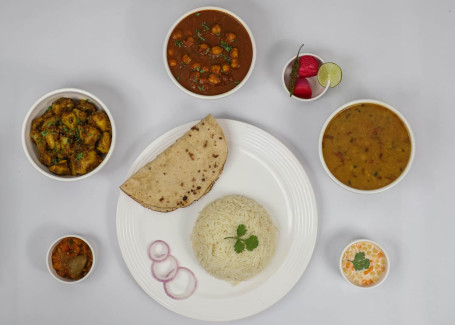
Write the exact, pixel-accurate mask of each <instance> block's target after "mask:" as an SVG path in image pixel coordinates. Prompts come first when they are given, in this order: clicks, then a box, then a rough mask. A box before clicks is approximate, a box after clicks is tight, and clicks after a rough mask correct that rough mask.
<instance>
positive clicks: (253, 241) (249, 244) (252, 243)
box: [245, 235, 259, 252]
mask: <svg viewBox="0 0 455 325" xmlns="http://www.w3.org/2000/svg"><path fill="white" fill-rule="evenodd" d="M245 244H246V249H247V250H249V251H250V252H251V251H252V250H253V249H255V248H256V247H258V245H259V240H258V238H257V237H256V236H255V235H252V236H250V237H248V238H247V239H245Z"/></svg>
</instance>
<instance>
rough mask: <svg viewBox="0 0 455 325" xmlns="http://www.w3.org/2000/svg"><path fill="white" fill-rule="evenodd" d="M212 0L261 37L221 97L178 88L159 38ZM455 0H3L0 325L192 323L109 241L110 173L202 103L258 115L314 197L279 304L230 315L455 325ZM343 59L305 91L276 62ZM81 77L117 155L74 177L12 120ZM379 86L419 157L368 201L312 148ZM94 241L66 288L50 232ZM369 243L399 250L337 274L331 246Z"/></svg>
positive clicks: (199, 110)
mask: <svg viewBox="0 0 455 325" xmlns="http://www.w3.org/2000/svg"><path fill="white" fill-rule="evenodd" d="M204 5H218V6H222V7H225V8H226V9H229V10H232V11H233V12H235V13H236V14H238V15H239V16H240V17H242V18H243V19H244V20H245V21H246V22H247V24H248V25H249V27H250V28H251V30H252V31H253V33H254V35H255V39H256V45H257V50H258V52H257V53H258V55H257V62H256V67H255V69H254V72H253V75H252V76H251V78H250V80H249V81H248V82H247V84H246V85H245V86H244V88H242V89H240V90H239V91H238V92H237V93H235V94H234V95H232V96H229V97H227V98H224V99H220V100H216V101H204V100H200V99H195V98H192V97H190V96H188V95H187V94H185V93H183V92H182V91H180V90H179V89H177V87H175V85H174V84H173V83H172V82H171V80H170V79H169V77H168V76H167V75H166V72H165V69H164V66H163V59H162V47H163V42H164V38H165V35H166V33H167V31H168V29H169V27H170V26H171V25H172V23H173V22H174V21H175V19H177V18H178V17H179V16H180V15H181V14H183V13H184V12H186V11H188V10H190V9H193V8H196V7H200V6H204ZM454 35H455V2H453V1H449V0H442V1H431V2H430V1H423V0H418V1H411V0H408V1H391V0H385V1H369V0H367V1H361V0H356V1H354V0H352V1H326V0H322V1H321V0H319V1H287V0H282V1H260V0H249V1H244V0H243V1H242V0H233V1H216V0H215V1H212V2H207V1H176V0H175V1H145V0H142V1H57V0H55V1H45V0H43V1H8V0H3V1H1V2H0V98H1V112H2V118H1V119H0V126H1V127H0V134H1V141H0V152H1V162H0V164H1V168H0V173H1V179H2V185H1V195H0V209H1V210H0V211H1V216H0V257H1V263H0V323H1V324H31V323H33V324H62V323H63V324H80V323H81V322H84V323H87V324H127V323H128V324H197V323H200V321H197V320H193V319H189V318H186V317H183V316H180V315H177V314H175V313H173V312H171V311H169V310H167V309H166V308H164V307H162V306H161V305H159V304H158V303H156V302H155V301H154V300H153V299H152V298H150V297H149V296H148V295H147V294H146V293H145V292H144V291H143V290H142V289H141V288H140V287H139V286H138V285H137V284H136V282H135V281H134V279H133V277H132V276H131V275H130V273H129V271H128V269H127V267H126V265H125V263H124V261H123V259H122V256H121V254H120V249H119V245H118V241H117V235H116V225H115V220H116V205H117V199H118V194H119V185H120V184H121V183H122V182H123V181H124V179H125V175H126V173H127V170H128V169H129V167H130V166H131V164H132V162H133V161H134V160H135V159H136V157H137V156H138V155H139V153H140V152H141V151H142V150H143V149H144V148H145V147H146V146H147V145H148V144H149V143H150V142H152V141H153V140H154V139H156V138H157V137H158V136H159V135H161V134H163V133H164V132H166V131H168V130H169V129H171V128H173V127H175V126H178V125H180V124H183V123H185V122H188V121H192V120H198V119H200V118H202V117H204V116H205V115H206V114H208V113H212V114H214V115H215V117H220V118H229V119H235V120H240V121H244V122H247V123H251V124H254V125H256V126H258V127H260V128H262V129H264V130H266V131H268V132H270V133H271V134H272V135H274V136H275V137H276V138H278V139H279V140H280V141H282V142H283V143H284V144H285V145H286V146H288V147H289V148H290V149H291V150H292V152H293V153H294V154H295V155H296V157H297V158H298V159H299V160H300V162H301V163H302V165H303V167H304V169H305V170H306V172H307V173H308V175H309V177H310V179H311V182H312V184H313V187H314V191H315V195H316V198H317V204H318V221H319V225H318V239H317V243H316V248H315V250H314V254H313V257H312V259H311V261H310V264H309V266H308V268H307V269H306V271H305V272H304V274H303V276H302V278H301V279H300V280H299V281H298V282H297V284H296V286H295V287H294V288H293V289H292V290H291V291H290V292H289V294H287V295H286V296H285V297H284V298H283V299H282V300H280V301H279V302H277V303H276V304H275V305H273V306H272V307H271V308H269V309H267V310H265V311H263V312H261V313H259V314H256V315H254V316H252V317H249V318H246V319H243V320H239V321H236V323H238V324H277V323H291V324H295V323H302V324H331V323H335V322H336V323H338V324H340V323H341V324H453V322H454V320H453V316H452V315H451V311H452V310H451V309H453V306H454V303H455V298H454V297H455V295H454V291H455V284H454V283H455V282H454V274H455V273H454V270H455V258H453V256H452V251H451V250H450V248H453V247H454V238H455V236H454V231H455V230H454V229H455V218H454V217H455V214H454V208H453V207H454V196H453V194H454V192H455V185H454V184H455V174H454V171H453V170H454V167H453V166H454V163H455V146H454V143H453V138H454V136H453V132H454V121H455V86H454V85H455V82H454V76H455V68H454V67H455V41H454ZM302 42H304V43H305V44H306V46H305V48H304V51H306V52H313V53H316V54H318V55H319V56H321V57H322V58H324V59H326V60H328V61H334V62H337V63H338V64H339V65H340V66H341V67H342V69H343V81H342V82H341V84H340V85H339V86H338V87H337V88H334V89H330V90H329V91H328V93H327V94H326V95H325V96H324V97H323V98H322V99H320V100H317V101H315V102H311V103H302V102H299V101H296V100H292V99H290V98H289V97H288V96H286V94H285V93H284V91H283V88H282V85H281V81H280V77H281V71H282V68H283V65H284V63H285V62H286V61H287V60H288V59H289V58H290V57H291V56H292V55H295V54H294V53H295V52H296V50H297V48H298V47H299V45H300V43H302ZM65 87H76V88H81V89H85V90H87V91H89V92H92V93H94V94H95V95H96V96H98V97H99V98H100V99H101V100H103V101H104V103H105V104H106V105H107V106H108V107H109V108H110V110H111V111H112V114H113V115H114V117H115V121H116V124H117V129H118V142H117V147H116V149H115V152H114V155H113V156H112V158H111V161H109V163H108V164H107V165H106V167H105V168H104V169H103V170H101V171H100V172H99V173H98V174H96V175H94V176H93V177H90V178H88V179H87V180H84V181H81V182H72V183H64V182H57V181H54V180H51V179H49V178H46V177H45V176H43V175H41V174H40V173H38V172H37V171H36V170H35V169H34V168H33V167H32V165H31V164H30V163H29V162H28V160H27V159H26V157H25V154H24V152H23V150H22V147H21V142H20V130H21V125H22V121H23V119H24V117H25V114H26V112H27V111H28V109H29V107H30V106H31V105H32V103H34V102H35V100H36V99H37V98H39V97H40V96H42V95H43V94H45V93H47V92H49V91H51V90H54V89H58V88H65ZM359 98H372V99H379V100H382V101H385V102H387V103H389V104H391V105H393V106H395V107H396V108H397V109H398V110H399V111H400V112H401V113H402V114H403V115H404V116H405V117H406V118H407V120H408V121H409V123H410V124H411V126H412V129H413V131H414V135H415V139H416V148H417V149H416V156H415V161H414V164H413V166H412V168H411V170H410V172H409V174H408V175H407V177H406V178H405V179H404V180H403V181H402V182H401V183H400V184H398V185H397V186H396V187H394V188H392V189H390V190H388V191H386V192H383V193H380V194H375V195H368V196H366V195H359V194H354V193H351V192H348V191H346V190H344V189H342V188H341V187H339V186H338V185H336V184H335V183H334V182H332V181H331V180H330V179H329V177H328V176H327V175H326V174H325V172H324V170H323V168H322V166H321V163H320V161H319V157H318V151H317V148H318V147H317V140H318V137H319V132H320V128H321V126H322V124H323V123H324V121H325V120H326V118H327V117H328V116H329V115H330V113H331V112H332V111H333V110H335V109H336V108H337V107H338V106H340V105H342V104H344V103H346V102H348V101H351V100H354V99H359ZM66 233H79V234H84V235H86V236H88V237H89V238H93V241H94V244H95V245H96V247H97V252H98V257H99V258H98V261H97V262H98V264H97V267H96V269H95V270H94V271H95V272H94V273H93V274H92V275H91V276H90V278H88V279H87V280H86V281H84V282H83V283H81V284H78V285H72V286H68V285H62V284H61V283H58V282H57V281H55V280H54V279H53V278H51V276H50V275H49V273H48V271H47V270H46V266H45V263H44V260H45V254H46V250H47V248H48V246H49V245H50V243H51V242H52V241H53V240H54V239H55V238H57V237H58V236H60V235H63V234H66ZM358 237H367V238H370V239H372V240H375V241H377V242H379V243H381V244H382V245H383V246H384V247H385V248H386V249H387V251H388V253H389V255H390V258H391V265H392V268H391V272H390V274H389V278H388V279H387V281H386V282H385V283H384V284H383V285H381V286H380V287H378V288H377V289H374V290H359V289H357V288H354V287H352V286H350V285H349V284H347V283H346V282H345V281H344V280H343V279H342V277H341V275H340V274H339V271H338V258H339V254H340V251H341V249H342V248H343V247H344V246H345V245H346V244H347V243H348V242H349V241H351V240H353V239H356V238H358Z"/></svg>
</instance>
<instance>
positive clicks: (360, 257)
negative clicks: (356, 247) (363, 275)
mask: <svg viewBox="0 0 455 325" xmlns="http://www.w3.org/2000/svg"><path fill="white" fill-rule="evenodd" d="M348 262H351V263H352V265H354V269H355V270H356V271H362V270H368V268H369V267H370V260H369V259H368V258H365V252H358V253H356V254H355V257H354V260H353V261H350V260H348Z"/></svg>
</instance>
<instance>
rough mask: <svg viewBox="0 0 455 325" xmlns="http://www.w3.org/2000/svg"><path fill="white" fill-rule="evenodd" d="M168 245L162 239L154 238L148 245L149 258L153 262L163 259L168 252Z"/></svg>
mask: <svg viewBox="0 0 455 325" xmlns="http://www.w3.org/2000/svg"><path fill="white" fill-rule="evenodd" d="M170 251H171V250H170V248H169V245H168V244H167V243H166V242H165V241H162V240H155V241H154V242H153V243H151V244H150V246H149V250H148V253H149V258H150V259H151V260H152V261H154V262H161V261H164V260H165V259H166V258H167V257H168V256H169V253H170Z"/></svg>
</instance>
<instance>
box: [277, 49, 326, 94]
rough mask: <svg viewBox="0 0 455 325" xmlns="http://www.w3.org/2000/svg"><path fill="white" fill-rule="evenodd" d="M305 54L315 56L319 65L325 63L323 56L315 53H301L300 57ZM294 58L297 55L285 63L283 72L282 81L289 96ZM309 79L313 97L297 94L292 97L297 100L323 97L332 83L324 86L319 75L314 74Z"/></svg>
mask: <svg viewBox="0 0 455 325" xmlns="http://www.w3.org/2000/svg"><path fill="white" fill-rule="evenodd" d="M304 55H310V56H313V57H314V58H315V59H316V60H318V61H319V66H321V64H323V63H324V60H323V59H322V58H320V57H319V56H317V55H316V54H313V53H302V54H299V58H300V57H302V56H304ZM294 60H295V57H293V58H291V59H290V60H289V61H288V62H287V63H286V64H285V65H284V68H283V73H282V78H281V81H282V84H283V87H284V90H285V91H286V94H287V95H288V96H289V88H288V85H289V79H290V77H291V72H292V65H293V63H294ZM306 79H307V80H308V82H309V83H310V86H311V91H312V94H311V98H308V99H305V98H300V97H297V96H294V95H292V96H290V97H292V98H295V99H297V100H300V101H302V102H311V101H313V100H316V99H318V98H321V97H322V95H324V94H325V92H326V91H327V89H329V88H330V84H327V86H325V87H322V86H321V85H320V84H319V82H318V77H317V76H313V77H309V78H306Z"/></svg>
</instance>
